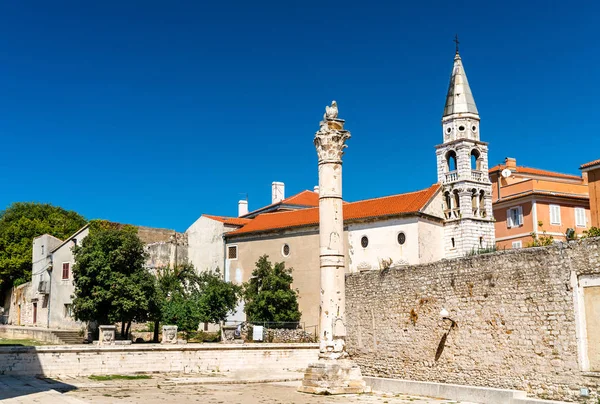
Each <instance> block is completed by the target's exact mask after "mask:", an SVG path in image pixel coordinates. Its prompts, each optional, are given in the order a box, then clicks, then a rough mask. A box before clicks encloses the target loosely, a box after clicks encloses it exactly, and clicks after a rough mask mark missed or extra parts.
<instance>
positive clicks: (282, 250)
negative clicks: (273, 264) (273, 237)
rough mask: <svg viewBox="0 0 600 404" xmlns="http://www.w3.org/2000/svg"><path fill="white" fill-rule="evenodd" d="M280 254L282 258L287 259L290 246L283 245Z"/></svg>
mask: <svg viewBox="0 0 600 404" xmlns="http://www.w3.org/2000/svg"><path fill="white" fill-rule="evenodd" d="M281 254H282V255H283V256H284V257H289V256H290V246H289V244H284V245H283V247H282V248H281Z"/></svg>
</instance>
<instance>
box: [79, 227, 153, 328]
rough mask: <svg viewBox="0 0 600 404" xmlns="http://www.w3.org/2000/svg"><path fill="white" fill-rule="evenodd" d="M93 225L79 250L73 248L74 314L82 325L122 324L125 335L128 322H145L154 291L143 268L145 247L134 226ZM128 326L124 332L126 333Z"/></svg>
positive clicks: (150, 278) (150, 277)
mask: <svg viewBox="0 0 600 404" xmlns="http://www.w3.org/2000/svg"><path fill="white" fill-rule="evenodd" d="M105 223H106V222H94V223H92V224H91V225H90V233H89V234H88V236H87V237H85V238H84V239H83V241H82V242H81V245H80V246H76V247H74V248H73V252H74V255H75V265H74V267H73V281H74V285H75V296H74V298H73V314H74V316H75V318H76V319H78V320H81V321H97V322H98V323H100V324H112V323H115V322H117V321H120V322H121V324H122V325H121V333H122V334H123V335H127V334H128V333H129V326H130V325H131V321H134V320H136V321H145V320H146V319H147V316H148V311H149V300H150V299H151V298H152V296H153V293H154V291H155V284H154V279H153V277H152V276H151V275H150V274H149V273H148V271H147V270H146V269H145V267H144V263H145V259H146V255H145V252H144V245H143V243H142V241H141V240H140V239H139V237H138V236H137V229H136V228H135V227H133V226H119V227H118V228H114V227H113V226H106V225H105ZM125 324H127V329H125Z"/></svg>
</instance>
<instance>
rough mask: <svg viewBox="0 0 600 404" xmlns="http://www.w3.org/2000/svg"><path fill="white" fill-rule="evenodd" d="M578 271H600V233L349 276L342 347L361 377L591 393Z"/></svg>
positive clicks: (567, 396) (594, 383) (549, 394)
mask: <svg viewBox="0 0 600 404" xmlns="http://www.w3.org/2000/svg"><path fill="white" fill-rule="evenodd" d="M582 275H595V276H600V239H588V240H583V241H580V242H576V243H569V244H560V245H555V246H551V247H544V248H531V249H522V250H510V251H505V252H498V253H493V254H486V255H481V256H476V257H470V258H460V259H454V260H443V261H439V262H436V263H431V264H425V265H418V266H408V267H404V268H400V269H391V270H388V271H372V272H362V273H354V274H347V275H346V304H347V311H346V313H347V320H348V327H347V329H348V338H347V346H348V351H349V352H350V354H351V355H352V357H353V358H354V359H355V360H356V362H357V363H358V364H359V365H360V366H361V369H362V372H363V374H364V375H368V376H384V377H393V378H402V379H411V380H422V381H435V382H443V383H456V384H469V385H478V386H490V387H498V388H509V389H518V390H525V391H527V392H528V393H530V394H533V395H536V396H538V397H541V398H553V399H563V400H574V399H576V398H577V397H578V396H579V393H580V391H579V389H580V388H582V387H587V388H589V389H590V391H592V394H596V393H595V391H596V390H597V389H598V387H600V386H599V385H600V378H598V376H597V375H598V374H597V373H596V376H595V377H592V376H590V373H588V372H582V371H581V370H580V369H581V365H580V363H579V360H578V355H579V354H580V352H579V351H578V340H577V336H576V328H577V325H576V323H577V322H578V320H577V319H578V314H577V313H576V312H575V305H574V288H575V289H577V285H578V284H577V279H578V277H580V276H582ZM442 308H445V309H447V310H448V311H449V312H450V316H449V317H450V318H451V319H452V320H454V321H456V325H457V326H456V327H454V328H452V329H450V327H451V321H449V320H442V318H441V317H440V314H439V313H440V311H441V309H442ZM449 330H450V331H449ZM448 331H449V332H448ZM447 332H448V334H447V337H446V338H444V334H445V333H447ZM438 354H439V358H438V360H437V361H436V355H438Z"/></svg>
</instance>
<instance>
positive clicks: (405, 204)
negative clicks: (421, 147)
mask: <svg viewBox="0 0 600 404" xmlns="http://www.w3.org/2000/svg"><path fill="white" fill-rule="evenodd" d="M440 187H441V186H440V185H439V184H434V185H432V186H431V187H429V188H427V189H423V190H420V191H415V192H410V193H406V194H399V195H392V196H384V197H381V198H375V199H367V200H364V201H358V202H351V203H346V204H344V220H345V221H347V220H356V219H367V218H376V217H385V216H393V215H401V214H408V213H416V212H419V211H420V210H422V209H423V208H424V207H425V206H426V205H427V203H428V202H429V201H430V200H431V198H433V196H434V195H435V194H436V193H437V191H438V190H439V189H440ZM318 223H319V208H308V209H300V210H293V211H288V212H274V213H264V214H262V215H258V216H257V217H256V218H254V219H252V221H251V222H250V223H248V224H246V225H245V226H244V227H242V228H241V229H237V230H234V231H232V232H230V233H227V237H229V236H232V235H238V234H247V233H255V232H263V231H270V230H281V229H287V228H292V227H302V226H315V225H317V224H318Z"/></svg>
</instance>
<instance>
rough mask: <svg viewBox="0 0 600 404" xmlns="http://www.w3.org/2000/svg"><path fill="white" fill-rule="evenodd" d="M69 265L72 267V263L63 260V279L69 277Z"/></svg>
mask: <svg viewBox="0 0 600 404" xmlns="http://www.w3.org/2000/svg"><path fill="white" fill-rule="evenodd" d="M69 267H70V264H69V263H68V262H63V271H62V278H63V279H69Z"/></svg>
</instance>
